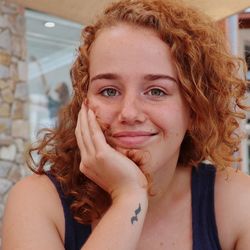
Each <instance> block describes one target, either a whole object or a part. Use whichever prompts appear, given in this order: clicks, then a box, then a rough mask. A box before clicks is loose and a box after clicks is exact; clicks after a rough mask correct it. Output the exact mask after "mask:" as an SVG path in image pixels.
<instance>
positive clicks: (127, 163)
mask: <svg viewBox="0 0 250 250" xmlns="http://www.w3.org/2000/svg"><path fill="white" fill-rule="evenodd" d="M75 134H76V139H77V143H78V147H79V149H80V153H81V163H80V171H81V172H82V173H83V174H84V175H86V176H87V177H88V178H89V179H91V180H92V181H94V182H95V183H96V184H97V185H99V186H100V187H102V188H103V189H104V190H105V191H107V192H108V193H109V194H110V195H111V198H112V199H115V198H117V197H118V196H121V195H122V194H126V195H127V194H128V192H134V191H136V190H137V189H139V190H145V192H147V179H146V177H145V175H144V174H143V172H142V171H141V170H140V169H139V168H138V166H137V165H136V164H135V163H134V162H133V161H131V160H130V159H129V158H127V157H126V156H125V155H123V154H122V153H120V152H118V151H117V150H115V149H114V148H112V147H111V146H110V145H109V144H108V143H107V142H106V139H105V136H104V134H103V132H102V130H101V128H100V125H99V124H98V122H97V120H96V117H95V114H94V112H93V111H92V110H91V109H87V108H86V106H85V105H84V104H82V108H81V110H80V112H79V115H78V121H77V126H76V130H75Z"/></svg>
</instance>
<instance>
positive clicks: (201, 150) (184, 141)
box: [3, 0, 250, 250]
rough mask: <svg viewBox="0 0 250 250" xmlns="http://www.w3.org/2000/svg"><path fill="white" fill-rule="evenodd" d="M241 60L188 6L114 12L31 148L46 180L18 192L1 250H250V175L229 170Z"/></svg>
mask: <svg viewBox="0 0 250 250" xmlns="http://www.w3.org/2000/svg"><path fill="white" fill-rule="evenodd" d="M241 64H242V62H241V60H239V59H237V58H234V57H232V56H231V55H230V53H229V52H228V49H227V48H226V45H225V41H224V38H223V34H222V32H220V31H219V29H218V28H216V25H215V24H213V23H212V21H211V20H210V19H209V18H208V17H206V16H204V14H200V13H198V11H196V10H193V9H191V8H189V7H187V6H185V5H184V4H182V3H177V2H176V1H172V0H165V1H160V0H154V1H145V0H122V1H120V2H117V3H114V4H112V5H110V6H109V7H108V8H107V9H106V10H105V12H104V14H103V15H102V16H101V17H99V20H98V21H97V22H96V23H95V24H93V25H92V26H88V27H86V28H85V29H84V31H83V43H82V45H81V46H80V48H79V54H78V56H77V59H76V61H75V63H74V65H73V67H72V70H71V76H72V82H73V88H74V96H73V98H72V101H71V102H70V103H69V104H68V105H67V106H66V107H65V108H64V110H63V111H62V112H61V114H60V117H59V121H58V126H57V127H56V128H55V129H52V130H47V132H46V133H45V134H44V137H43V139H42V140H41V141H40V143H39V144H38V146H37V147H35V148H33V149H31V151H30V155H31V153H32V152H33V151H37V153H38V154H39V155H40V161H39V162H38V163H36V165H37V167H33V170H34V172H35V173H36V174H34V175H32V176H29V177H27V178H25V179H24V180H22V181H20V182H19V183H18V184H17V185H16V186H15V187H14V188H13V189H12V191H11V192H10V194H9V198H8V202H7V206H6V210H5V216H4V228H3V250H14V249H23V250H24V249H25V250H26V249H36V250H39V249H41V250H44V249H46V250H49V249H51V250H57V249H58V250H59V249H82V250H86V249H88V250H89V249H90V250H101V249H105V250H106V249H109V250H117V249H119V250H121V249H124V250H132V249H137V250H147V249H150V250H152V249H154V250H158V249H171V250H172V249H182V250H183V249H187V250H188V249H189V250H190V249H195V250H208V249H209V250H215V249H224V250H227V249H228V250H229V249H237V250H246V249H250V234H249V230H250V213H249V211H250V195H249V193H250V179H249V177H248V176H247V175H244V174H243V173H241V172H240V171H235V170H233V168H232V167H231V166H232V163H233V162H234V161H237V159H235V158H234V156H233V155H234V153H235V152H236V151H237V150H238V148H239V144H240V134H239V123H240V119H242V118H244V113H243V111H244V109H246V107H244V105H243V104H242V100H243V97H244V95H245V92H246V81H245V79H242V78H241V77H239V75H240V73H239V68H240V66H241ZM204 161H206V162H208V161H209V162H210V163H209V164H208V163H205V162H204ZM48 166H49V168H50V170H49V171H48Z"/></svg>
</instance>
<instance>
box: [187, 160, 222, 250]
mask: <svg viewBox="0 0 250 250" xmlns="http://www.w3.org/2000/svg"><path fill="white" fill-rule="evenodd" d="M215 177H216V168H215V167H214V166H213V165H211V164H205V163H201V164H199V166H198V167H197V168H195V167H193V169H192V184H191V186H192V187H191V190H192V191H191V192H192V226H193V250H201V249H202V250H217V249H221V246H220V243H219V238H218V231H217V225H216V219H215V209H214V185H215Z"/></svg>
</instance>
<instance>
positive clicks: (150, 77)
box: [144, 74, 178, 83]
mask: <svg viewBox="0 0 250 250" xmlns="http://www.w3.org/2000/svg"><path fill="white" fill-rule="evenodd" d="M144 79H145V80H147V81H155V80H158V79H167V80H171V81H173V82H175V83H178V81H177V80H176V79H175V78H174V77H172V76H170V75H164V74H149V75H145V76H144Z"/></svg>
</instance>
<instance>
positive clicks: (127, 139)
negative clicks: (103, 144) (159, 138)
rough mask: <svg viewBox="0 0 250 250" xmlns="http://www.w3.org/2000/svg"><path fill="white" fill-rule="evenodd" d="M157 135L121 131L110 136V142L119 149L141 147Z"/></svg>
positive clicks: (144, 132)
mask: <svg viewBox="0 0 250 250" xmlns="http://www.w3.org/2000/svg"><path fill="white" fill-rule="evenodd" d="M156 134H157V133H152V132H146V131H122V132H117V133H114V134H112V141H113V143H115V144H116V145H117V146H120V147H126V148H131V147H141V146H144V145H145V144H146V143H147V142H149V141H150V140H151V139H152V138H153V137H154V136H155V135H156Z"/></svg>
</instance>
